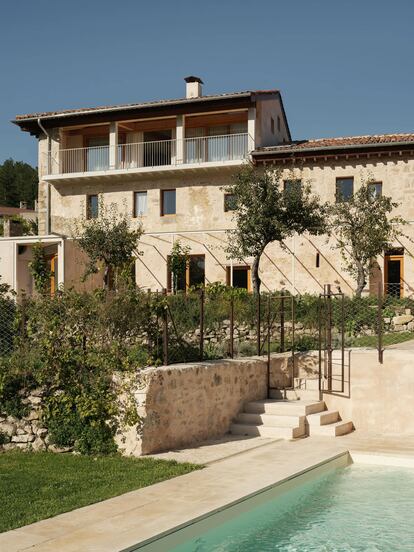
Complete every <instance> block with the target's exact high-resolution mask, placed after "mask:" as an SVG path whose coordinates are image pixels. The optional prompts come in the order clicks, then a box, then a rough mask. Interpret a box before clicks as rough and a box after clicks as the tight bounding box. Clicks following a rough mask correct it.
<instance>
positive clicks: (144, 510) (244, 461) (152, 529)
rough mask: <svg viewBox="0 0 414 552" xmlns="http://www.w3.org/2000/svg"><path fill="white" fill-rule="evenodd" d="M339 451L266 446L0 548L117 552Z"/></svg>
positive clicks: (12, 535)
mask: <svg viewBox="0 0 414 552" xmlns="http://www.w3.org/2000/svg"><path fill="white" fill-rule="evenodd" d="M199 450H200V454H202V450H201V449H199ZM343 454H346V448H344V447H343V446H341V445H340V444H339V443H338V441H337V440H333V439H322V440H320V441H317V440H316V438H315V439H312V440H311V439H300V440H297V441H276V442H273V443H268V444H266V445H265V446H260V447H257V448H254V449H250V450H247V451H244V452H242V453H240V454H236V455H233V456H230V457H227V458H225V459H223V460H221V461H216V462H214V463H212V464H210V465H209V466H208V467H206V468H205V469H203V470H201V471H195V472H192V473H189V474H186V475H184V476H181V477H177V478H175V479H170V480H168V481H164V482H162V483H158V484H156V485H152V486H151V487H146V488H144V489H139V490H137V491H132V492H129V493H126V494H124V495H121V496H119V497H116V498H112V499H109V500H105V501H102V502H100V503H97V504H93V505H90V506H86V507H84V508H80V509H78V510H74V511H73V512H68V513H65V514H61V515H58V516H56V517H54V518H51V519H48V520H43V521H40V522H37V523H34V524H32V525H28V526H26V527H22V528H20V529H15V530H13V531H8V532H6V533H2V534H1V535H0V550H1V551H3V550H4V551H7V552H20V551H28V550H30V552H52V551H53V552H57V551H59V552H79V551H82V552H115V551H122V550H125V549H127V548H128V547H131V546H134V545H135V544H137V543H139V542H142V541H146V540H147V539H150V538H152V537H154V536H155V535H158V534H160V533H163V532H168V531H169V530H171V529H173V528H174V527H177V526H181V525H186V524H188V523H189V522H191V521H192V520H195V519H198V518H200V517H202V516H205V515H206V514H208V513H209V512H211V511H214V510H217V509H221V508H224V507H226V506H228V505H230V504H232V503H234V502H237V501H239V500H240V499H241V498H243V497H245V496H249V495H252V494H256V493H257V492H258V491H260V490H261V489H264V488H267V487H270V486H272V485H274V484H276V483H278V482H280V481H282V480H284V479H286V478H290V477H293V476H294V475H296V474H298V473H301V472H303V471H307V470H309V469H310V468H312V467H314V466H315V465H318V464H321V463H325V462H326V461H328V460H329V459H332V458H335V457H337V456H338V455H343Z"/></svg>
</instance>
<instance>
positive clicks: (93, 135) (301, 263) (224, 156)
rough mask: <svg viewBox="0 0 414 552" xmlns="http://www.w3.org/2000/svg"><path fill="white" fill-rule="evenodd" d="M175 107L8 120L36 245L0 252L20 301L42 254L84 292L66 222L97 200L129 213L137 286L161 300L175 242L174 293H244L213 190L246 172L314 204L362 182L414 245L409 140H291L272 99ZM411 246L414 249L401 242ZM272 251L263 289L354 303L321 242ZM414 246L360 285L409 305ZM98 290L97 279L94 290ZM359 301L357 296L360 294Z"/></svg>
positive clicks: (0, 268)
mask: <svg viewBox="0 0 414 552" xmlns="http://www.w3.org/2000/svg"><path fill="white" fill-rule="evenodd" d="M185 81H186V95H185V97H184V98H179V99H175V100H161V101H152V102H145V103H136V104H128V105H118V106H106V107H97V108H90V109H88V108H86V109H69V110H65V111H56V112H46V113H33V114H29V115H19V116H17V117H16V119H15V121H13V122H14V123H15V124H16V125H18V126H19V127H20V128H21V129H22V130H23V131H24V132H29V133H30V134H31V135H33V136H34V137H36V138H37V140H38V144H39V160H38V166H39V197H38V218H39V236H35V237H33V236H19V237H13V238H1V239H0V275H1V278H2V281H3V282H7V283H9V284H10V285H11V286H12V287H13V288H14V289H15V290H16V291H17V292H21V291H25V292H26V293H30V292H31V291H32V288H33V284H32V281H31V276H30V271H29V269H28V263H29V262H30V259H31V248H32V246H33V244H34V243H36V242H39V241H41V242H42V244H43V245H44V248H45V250H46V253H47V255H48V257H49V259H50V263H51V267H52V269H53V272H54V276H53V282H52V285H51V287H52V290H53V289H56V287H57V286H59V285H65V286H75V287H77V288H79V289H88V288H91V287H95V286H96V284H97V281H94V280H93V278H92V279H90V280H88V281H86V282H82V281H81V274H82V272H83V267H82V264H83V261H84V259H83V256H82V254H81V252H80V251H79V250H78V249H77V247H76V245H75V243H74V241H73V239H72V238H73V223H74V220H75V219H77V218H79V217H80V216H82V215H85V216H87V217H96V216H98V211H99V205H100V201H99V198H100V197H102V198H103V202H104V203H105V204H108V205H109V204H113V203H115V204H116V205H117V206H118V209H119V210H126V211H127V212H128V213H129V214H130V216H131V224H132V225H135V224H138V223H139V221H142V223H143V227H144V230H145V233H144V235H143V237H142V240H141V244H140V249H141V250H142V252H143V255H142V256H140V257H139V258H138V259H137V261H136V270H135V277H136V283H137V285H138V286H140V287H143V288H149V289H153V290H155V289H162V288H167V289H169V288H170V287H171V275H170V274H169V271H168V256H169V254H170V252H171V248H172V246H173V244H174V242H175V241H176V240H180V242H181V243H182V244H183V245H187V246H189V247H190V248H191V256H190V262H189V265H188V268H187V273H186V278H185V282H184V281H183V282H182V283H181V285H182V286H183V287H184V286H191V285H194V284H201V283H210V282H215V281H220V282H223V283H227V284H229V285H233V286H238V287H244V288H247V289H250V288H251V274H250V265H251V259H249V258H246V259H244V261H243V262H240V261H238V260H235V259H229V258H228V256H227V254H226V251H225V246H226V239H227V235H226V231H227V230H228V229H231V228H232V227H233V225H234V222H233V213H232V198H231V197H229V196H228V195H226V193H225V192H224V191H223V186H225V185H226V184H228V183H229V182H230V181H231V178H232V174H233V173H234V171H237V170H238V169H239V167H240V166H241V165H242V164H243V163H245V162H246V160H247V159H250V160H252V161H253V162H254V163H257V164H266V165H271V166H281V167H282V168H283V170H284V174H285V177H286V178H285V185H286V186H288V185H289V184H290V183H291V181H292V178H293V179H295V180H296V179H304V180H306V181H308V182H310V183H311V186H312V188H313V189H314V191H315V192H316V193H317V194H318V195H319V196H320V197H321V199H322V200H324V201H326V200H329V201H335V197H336V196H337V194H340V195H342V197H343V198H345V199H346V197H349V195H350V194H352V193H353V192H354V191H355V190H357V189H358V186H360V183H361V181H362V180H364V179H366V178H367V177H369V178H370V179H372V180H373V184H372V186H373V193H377V194H381V193H383V194H386V195H390V196H392V198H393V200H395V201H396V202H398V203H400V206H399V207H398V209H397V212H398V214H400V215H402V216H403V217H404V218H405V219H406V220H407V221H409V223H410V224H409V225H408V226H407V228H406V230H405V231H406V234H407V235H408V236H411V235H412V234H413V226H412V222H413V221H414V134H392V135H379V136H355V137H347V138H331V139H316V140H302V141H295V140H292V137H291V134H290V131H289V125H288V121H287V117H286V114H285V110H284V107H283V102H282V97H281V94H280V92H279V91H278V90H255V91H245V92H236V93H226V94H215V95H203V94H202V85H203V82H202V81H201V79H200V78H198V77H194V76H191V77H187V78H186V79H185ZM412 237H414V236H412ZM285 246H286V247H285V248H284V249H282V248H280V247H279V246H278V245H276V244H272V245H270V246H268V248H267V249H266V251H265V255H264V258H263V262H262V263H261V266H260V276H261V279H262V284H263V289H269V290H275V289H286V290H289V291H291V292H293V293H304V292H312V293H319V292H320V291H321V290H322V289H323V286H324V284H327V283H331V284H333V285H336V286H337V287H338V288H340V289H341V290H342V291H343V292H345V293H347V294H351V293H352V292H353V290H354V288H355V283H354V282H353V281H352V279H351V278H350V277H349V275H347V274H346V273H345V272H344V271H343V267H342V265H341V259H340V255H339V254H338V251H336V250H334V249H333V247H332V241H331V242H329V241H328V240H327V238H326V237H323V236H320V237H312V236H307V235H301V236H294V237H293V238H292V239H290V240H288V241H287V243H286V244H285ZM413 249H414V245H413V244H412V242H411V241H410V240H409V239H401V241H400V242H398V243H395V244H393V248H392V249H390V250H389V251H384V255H383V256H382V257H381V258H379V259H377V265H376V269H375V271H374V272H373V274H372V277H371V280H370V291H371V292H375V290H376V289H377V285H378V282H379V281H381V280H382V281H383V283H384V284H385V291H386V292H388V293H393V294H395V295H399V296H410V295H411V294H412V291H413V286H414V260H413V257H412V250H413ZM100 281H101V279H100ZM368 291H369V290H367V292H368Z"/></svg>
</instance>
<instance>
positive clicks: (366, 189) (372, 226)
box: [331, 177, 406, 297]
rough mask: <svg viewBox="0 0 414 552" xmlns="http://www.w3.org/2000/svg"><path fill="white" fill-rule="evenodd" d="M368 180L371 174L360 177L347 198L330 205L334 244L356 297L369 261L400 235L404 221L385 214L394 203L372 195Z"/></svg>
mask: <svg viewBox="0 0 414 552" xmlns="http://www.w3.org/2000/svg"><path fill="white" fill-rule="evenodd" d="M372 183H373V178H372V177H369V178H367V179H365V180H363V181H362V185H361V187H360V188H359V190H358V191H357V192H356V193H355V194H354V195H353V196H352V197H351V198H350V199H349V200H348V201H339V202H337V203H336V204H335V205H334V206H333V208H332V216H331V230H332V231H333V233H334V234H335V236H336V240H337V241H336V245H335V247H336V248H337V249H339V251H340V252H341V256H342V259H343V262H344V268H345V270H346V271H347V272H348V274H350V275H351V276H352V277H353V278H354V279H355V280H356V284H357V287H356V290H355V295H356V296H357V297H360V296H361V293H362V291H363V289H364V288H365V286H366V285H367V280H368V276H369V274H370V270H371V264H372V261H373V260H374V259H375V258H376V257H378V255H381V254H382V253H383V252H384V250H385V249H388V248H389V247H390V246H391V245H392V242H394V241H395V240H397V239H398V238H399V237H401V236H404V233H403V232H402V229H401V226H402V225H405V224H406V221H405V220H404V219H403V218H402V217H400V216H394V217H390V216H389V215H390V214H391V213H392V211H393V210H394V209H395V208H396V207H398V203H395V202H393V201H392V199H391V198H390V197H387V196H383V195H375V194H374V188H373V187H372V186H370V184H372Z"/></svg>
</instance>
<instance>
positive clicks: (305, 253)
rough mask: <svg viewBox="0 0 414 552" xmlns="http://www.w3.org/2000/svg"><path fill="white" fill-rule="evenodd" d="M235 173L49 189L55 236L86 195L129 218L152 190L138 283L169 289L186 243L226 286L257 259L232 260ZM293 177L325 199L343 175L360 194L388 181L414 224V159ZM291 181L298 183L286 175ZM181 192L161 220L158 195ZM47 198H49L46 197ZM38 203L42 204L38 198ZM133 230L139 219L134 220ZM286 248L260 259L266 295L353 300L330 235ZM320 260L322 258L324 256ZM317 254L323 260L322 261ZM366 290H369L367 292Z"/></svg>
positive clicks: (410, 268) (325, 165)
mask: <svg viewBox="0 0 414 552" xmlns="http://www.w3.org/2000/svg"><path fill="white" fill-rule="evenodd" d="M233 173H234V168H229V167H227V168H226V167H223V168H222V169H221V170H216V171H215V172H214V173H213V172H210V173H209V172H208V171H206V172H205V173H204V174H199V175H197V174H194V175H191V176H190V175H183V176H180V177H179V178H178V177H176V176H173V175H168V174H167V175H163V177H162V178H160V177H157V178H154V177H145V178H144V177H141V178H139V179H135V180H134V179H131V178H128V179H125V180H122V179H121V180H118V181H116V182H106V181H105V180H97V181H96V180H93V181H90V182H88V183H84V182H80V183H76V184H70V183H62V184H54V185H52V186H51V195H50V197H51V205H52V213H51V225H52V232H56V233H59V234H65V235H71V232H72V228H73V219H74V218H76V217H79V216H80V215H81V214H82V213H84V211H85V208H86V207H85V206H86V198H87V194H102V195H103V198H104V202H105V203H106V204H108V205H110V204H113V203H115V204H117V205H118V208H119V209H120V210H124V211H126V212H127V213H128V214H132V212H133V194H134V192H135V191H147V194H148V211H147V214H146V215H144V216H143V217H141V219H140V221H141V222H142V224H143V227H144V231H145V234H144V236H143V238H142V240H141V244H140V249H141V251H142V252H143V255H142V256H141V257H140V258H139V259H138V260H137V263H136V279H137V284H138V285H139V286H141V287H144V288H151V289H153V290H156V289H162V288H166V287H168V282H167V257H168V255H169V254H170V252H171V249H172V246H173V243H174V241H176V240H180V241H181V242H182V243H183V245H186V246H189V247H190V254H192V255H204V257H205V281H206V283H211V282H216V281H219V282H223V283H225V282H226V281H227V280H228V275H229V271H230V267H231V265H233V266H238V265H243V264H245V265H248V266H250V265H251V262H252V259H250V258H246V259H244V262H243V263H240V262H239V261H237V260H233V261H231V260H230V259H229V258H228V256H227V254H226V243H227V233H226V231H227V230H229V229H231V228H233V227H234V221H233V215H232V213H231V212H225V210H224V191H223V186H225V185H226V184H229V183H230V182H231V178H232V174H233ZM295 175H296V176H297V177H299V176H301V177H302V179H303V180H305V181H308V182H309V183H310V184H311V187H312V189H313V191H314V192H315V193H317V194H318V195H319V196H320V198H321V200H322V201H331V202H332V201H334V198H335V181H336V178H339V177H345V176H347V177H353V178H354V190H355V191H356V190H357V189H358V187H359V186H360V184H361V182H362V180H363V179H366V178H367V177H370V178H373V179H374V180H376V181H380V182H382V191H383V194H384V195H389V196H391V197H392V198H393V200H394V201H396V202H398V203H400V206H399V208H398V209H397V210H396V211H395V214H399V215H401V216H403V217H404V218H405V219H406V220H408V221H413V220H414V195H413V194H414V159H413V158H412V157H407V156H403V157H401V156H397V155H396V156H389V157H387V158H385V159H380V160H378V161H377V160H376V161H370V160H364V161H362V160H359V161H352V160H348V161H342V160H338V161H326V162H318V163H310V162H307V163H305V164H304V166H303V169H302V170H301V171H299V170H297V171H296V173H295ZM285 177H286V179H289V178H292V175H291V171H290V170H288V169H286V171H285ZM172 188H174V189H176V190H177V191H176V194H177V214H176V215H174V216H168V217H163V216H160V201H161V199H160V196H161V191H162V190H164V189H172ZM42 193H43V192H42ZM39 201H40V200H39ZM131 224H132V225H133V226H135V225H137V224H138V219H134V218H132V221H131ZM404 232H405V234H406V235H407V238H401V240H400V243H395V244H394V245H395V247H404V248H405V255H404V284H403V287H404V295H405V296H411V295H412V293H413V290H414V257H413V256H412V255H411V253H412V243H411V242H410V240H413V239H414V226H413V225H412V224H411V223H410V224H408V225H407V226H406V227H405V228H404ZM285 245H286V247H285V248H284V249H283V248H281V247H280V246H278V245H277V244H270V245H269V246H268V247H267V248H266V250H265V252H264V255H263V257H262V261H261V264H260V277H261V279H262V282H263V289H271V290H274V289H282V288H283V289H287V290H289V291H291V292H295V293H306V292H309V293H320V292H321V291H322V290H323V286H324V284H327V283H330V284H332V285H333V286H334V287H339V288H340V289H341V290H342V291H343V292H345V293H346V294H352V293H353V291H354V289H355V283H354V281H353V280H352V278H351V277H350V276H349V275H348V274H347V273H346V272H345V271H344V270H343V263H342V260H341V257H340V254H339V252H338V251H337V250H336V249H335V248H334V240H333V239H331V240H328V239H327V238H326V237H325V236H310V235H302V236H296V237H294V238H290V239H288V240H287V241H286V244H285ZM318 254H319V255H318ZM317 255H318V257H319V261H318V262H317ZM377 263H378V271H377V272H376V273H375V274H373V275H372V277H371V280H370V287H371V291H372V292H375V291H376V289H377V285H378V282H379V281H380V280H383V277H384V259H383V258H382V257H380V258H378V259H377ZM367 291H368V288H367Z"/></svg>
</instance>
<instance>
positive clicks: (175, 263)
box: [169, 240, 190, 293]
mask: <svg viewBox="0 0 414 552" xmlns="http://www.w3.org/2000/svg"><path fill="white" fill-rule="evenodd" d="M189 253H190V247H189V246H188V245H187V246H183V245H182V244H181V242H180V240H177V241H175V242H174V245H173V246H172V249H171V253H170V259H169V265H170V270H171V275H172V288H173V293H177V291H178V284H179V282H180V280H182V278H184V281H185V272H186V268H187V264H188V255H189Z"/></svg>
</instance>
